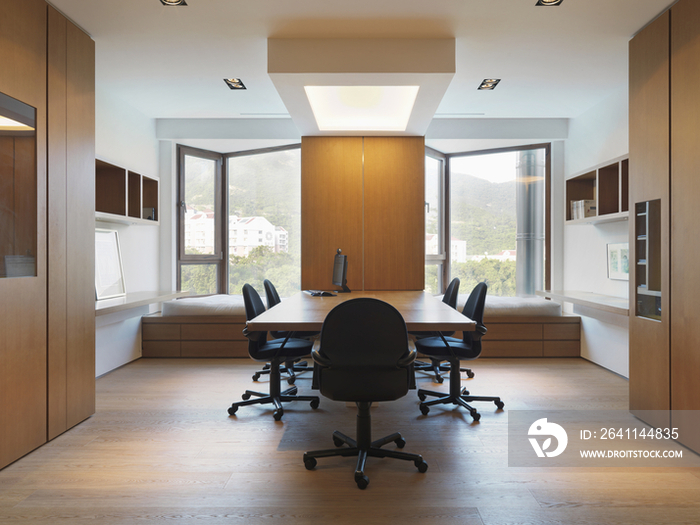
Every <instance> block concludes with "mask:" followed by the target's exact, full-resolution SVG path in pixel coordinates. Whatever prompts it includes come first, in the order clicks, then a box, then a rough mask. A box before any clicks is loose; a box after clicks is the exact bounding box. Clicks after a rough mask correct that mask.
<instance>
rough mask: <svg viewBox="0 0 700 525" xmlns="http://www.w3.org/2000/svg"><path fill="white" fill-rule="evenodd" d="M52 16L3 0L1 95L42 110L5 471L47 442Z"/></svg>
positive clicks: (12, 347) (2, 325)
mask: <svg viewBox="0 0 700 525" xmlns="http://www.w3.org/2000/svg"><path fill="white" fill-rule="evenodd" d="M46 12H47V10H46V4H45V2H44V0H22V1H21V2H0V35H2V39H0V70H1V71H6V72H12V74H3V75H0V92H2V93H4V94H6V95H8V96H10V97H13V98H16V99H18V100H21V101H22V102H24V103H26V104H29V105H31V106H33V107H35V108H36V109H37V137H36V155H37V156H36V174H37V177H36V195H35V198H36V214H35V220H36V222H35V223H34V225H35V226H34V227H35V229H36V233H37V237H36V253H35V254H34V255H35V256H36V266H37V276H36V277H25V278H18V279H0V467H2V466H5V465H7V464H8V463H10V462H12V461H14V460H15V459H17V458H19V457H21V456H22V455H24V454H26V453H28V452H29V451H31V450H33V449H34V448H36V447H38V446H39V445H41V444H42V443H44V442H45V441H46V16H47V15H46Z"/></svg>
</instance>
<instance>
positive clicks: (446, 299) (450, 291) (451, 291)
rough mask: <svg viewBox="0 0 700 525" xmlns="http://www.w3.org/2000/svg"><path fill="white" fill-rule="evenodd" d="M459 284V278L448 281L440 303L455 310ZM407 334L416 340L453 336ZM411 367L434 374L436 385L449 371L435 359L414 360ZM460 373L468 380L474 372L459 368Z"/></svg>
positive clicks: (445, 334) (435, 333) (438, 333)
mask: <svg viewBox="0 0 700 525" xmlns="http://www.w3.org/2000/svg"><path fill="white" fill-rule="evenodd" d="M459 283H460V281H459V278H457V277H455V278H454V279H452V281H450V284H448V285H447V289H446V290H445V295H443V296H442V302H443V303H445V304H446V305H448V306H451V307H452V308H455V309H456V308H457V296H458V295H459ZM409 334H411V335H412V336H415V337H416V338H417V339H422V338H424V337H440V334H442V335H444V336H445V337H449V336H451V335H454V332H409ZM413 366H414V368H415V370H416V371H417V372H427V373H429V374H434V376H435V377H434V379H433V380H434V381H435V382H436V383H442V382H443V381H444V378H443V377H442V374H441V372H448V371H449V370H450V367H449V366H447V365H443V364H441V363H440V361H438V360H437V359H431V360H430V363H426V362H425V361H420V360H416V362H415V363H413ZM460 372H465V373H466V374H467V376H468V377H470V378H471V377H474V372H472V370H471V369H470V368H460Z"/></svg>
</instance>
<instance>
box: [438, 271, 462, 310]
mask: <svg viewBox="0 0 700 525" xmlns="http://www.w3.org/2000/svg"><path fill="white" fill-rule="evenodd" d="M459 282H460V281H459V277H455V278H454V279H452V281H450V284H448V285H447V290H445V295H443V296H442V302H443V303H445V304H447V305H449V306H451V307H452V308H457V296H458V295H459Z"/></svg>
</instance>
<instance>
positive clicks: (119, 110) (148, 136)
mask: <svg viewBox="0 0 700 525" xmlns="http://www.w3.org/2000/svg"><path fill="white" fill-rule="evenodd" d="M95 95H96V101H95V124H96V126H95V127H96V129H95V150H96V156H97V158H98V159H101V160H104V161H107V162H109V163H111V164H114V165H117V166H121V167H123V168H126V169H129V170H133V171H136V172H137V173H140V174H142V175H146V176H148V177H153V178H157V177H158V141H157V140H156V136H155V135H156V133H155V121H154V120H153V119H149V118H147V117H146V116H144V115H143V114H141V113H140V112H138V111H137V110H135V109H134V108H133V107H131V106H130V105H129V104H128V103H126V102H124V101H122V100H120V99H118V98H115V97H113V96H111V95H110V94H108V93H106V92H104V91H103V90H101V89H100V88H99V86H98V87H97V89H96V94H95ZM95 226H96V227H97V228H108V229H112V230H117V231H118V232H119V242H120V245H121V251H122V261H123V263H124V279H125V281H126V288H127V292H140V291H153V290H159V289H160V287H159V263H160V229H161V227H159V226H156V225H146V226H126V225H122V224H116V223H107V222H102V221H96V222H95ZM144 313H147V309H144V308H139V309H133V310H128V311H127V312H126V313H119V314H110V315H106V316H100V317H97V318H96V334H95V340H96V362H95V373H96V375H98V376H99V375H102V374H104V373H106V372H108V371H110V370H113V369H115V368H117V367H119V366H121V365H123V364H126V363H128V362H130V361H133V360H134V359H138V358H139V357H140V356H141V333H140V330H141V325H140V316H141V315H143V314H144Z"/></svg>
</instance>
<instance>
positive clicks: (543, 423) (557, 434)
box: [527, 417, 569, 458]
mask: <svg viewBox="0 0 700 525" xmlns="http://www.w3.org/2000/svg"><path fill="white" fill-rule="evenodd" d="M527 434H528V435H529V436H549V437H547V439H545V440H544V442H543V443H542V446H540V444H539V442H538V441H537V438H534V437H531V438H528V439H529V440H530V444H531V445H532V448H533V449H535V453H536V454H537V457H540V458H543V457H548V458H555V457H557V456H558V455H559V454H561V453H562V452H564V450H566V445H567V444H568V443H569V436H567V435H566V430H564V429H563V428H562V427H561V426H560V425H557V424H556V423H549V422H547V418H546V417H543V418H542V419H538V420H537V421H535V422H534V423H533V424H532V425H530V430H528V431H527ZM552 437H554V438H556V440H557V448H555V449H554V450H551V451H548V449H549V448H550V447H551V446H552Z"/></svg>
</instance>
